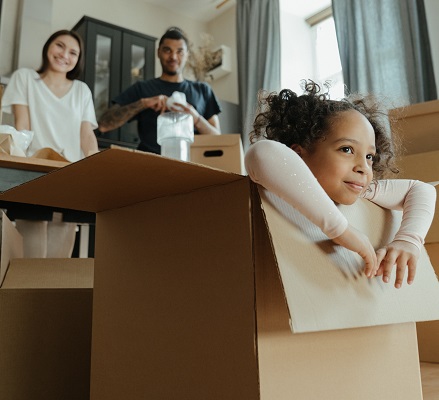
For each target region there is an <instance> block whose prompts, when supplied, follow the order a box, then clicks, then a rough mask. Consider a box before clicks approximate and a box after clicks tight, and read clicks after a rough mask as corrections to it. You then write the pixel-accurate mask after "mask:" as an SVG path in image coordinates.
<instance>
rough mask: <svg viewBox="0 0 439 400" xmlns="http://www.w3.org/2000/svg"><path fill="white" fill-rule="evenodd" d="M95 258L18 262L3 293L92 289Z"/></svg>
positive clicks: (12, 263) (6, 281)
mask: <svg viewBox="0 0 439 400" xmlns="http://www.w3.org/2000/svg"><path fill="white" fill-rule="evenodd" d="M93 265H94V260H93V259H92V258H15V259H13V260H11V263H10V265H9V269H8V273H7V274H6V277H5V280H4V282H3V286H2V288H1V289H2V290H3V289H79V288H81V289H92V288H93Z"/></svg>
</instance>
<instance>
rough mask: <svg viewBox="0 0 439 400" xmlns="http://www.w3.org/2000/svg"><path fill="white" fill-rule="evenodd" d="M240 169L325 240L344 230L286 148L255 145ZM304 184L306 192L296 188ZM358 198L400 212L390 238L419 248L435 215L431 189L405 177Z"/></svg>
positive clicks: (272, 144)
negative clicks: (297, 214)
mask: <svg viewBox="0 0 439 400" xmlns="http://www.w3.org/2000/svg"><path fill="white" fill-rule="evenodd" d="M245 167H246V170H247V172H248V174H249V176H250V178H251V179H252V181H254V182H255V183H258V184H259V185H261V186H263V187H265V188H266V189H267V190H269V191H270V192H272V193H274V194H276V195H277V196H279V197H281V198H282V199H283V200H285V201H286V202H287V203H289V204H290V205H292V206H293V207H294V208H296V209H297V210H298V211H300V212H301V213H302V214H303V215H304V216H305V217H307V218H308V219H309V220H310V221H311V222H313V223H314V224H315V225H317V226H318V227H320V229H321V230H322V231H323V233H325V234H326V235H327V236H328V237H329V238H330V239H333V238H335V237H337V236H340V235H341V234H342V233H343V232H344V231H345V230H346V228H347V226H348V221H347V220H346V218H345V216H344V215H343V214H342V213H341V211H340V210H339V209H338V208H337V207H336V205H335V204H334V202H333V201H332V200H331V199H330V197H329V196H328V195H327V193H326V192H325V191H324V189H323V188H322V186H320V183H319V182H318V181H317V179H316V178H315V176H314V175H313V173H312V172H311V170H310V169H309V168H308V166H307V165H306V164H305V162H304V161H303V160H302V159H301V158H300V157H299V156H298V154H297V153H296V152H295V151H293V150H291V149H290V148H289V147H287V146H285V145H284V144H282V143H279V142H276V141H273V140H261V141H259V142H256V143H254V144H252V145H251V146H250V148H249V150H248V151H247V153H246V155H245ZM304 183H306V185H303V184H304ZM301 185H302V186H301ZM304 186H306V188H307V189H306V191H302V190H298V189H297V188H298V187H304ZM363 197H364V198H366V199H367V200H370V201H372V202H373V203H375V204H378V205H379V206H381V207H384V208H387V209H391V210H402V211H403V218H402V222H401V227H400V228H399V230H398V232H397V234H396V235H395V238H394V240H405V241H407V242H410V243H413V244H414V245H415V246H417V247H418V248H420V247H421V245H422V244H423V243H424V239H425V236H426V235H427V232H428V230H429V228H430V225H431V222H432V220H433V216H434V209H435V204H436V189H435V188H434V187H433V186H432V185H429V184H427V183H424V182H420V181H416V180H408V179H389V180H379V181H373V182H372V183H371V184H370V190H366V191H365V192H364V195H363Z"/></svg>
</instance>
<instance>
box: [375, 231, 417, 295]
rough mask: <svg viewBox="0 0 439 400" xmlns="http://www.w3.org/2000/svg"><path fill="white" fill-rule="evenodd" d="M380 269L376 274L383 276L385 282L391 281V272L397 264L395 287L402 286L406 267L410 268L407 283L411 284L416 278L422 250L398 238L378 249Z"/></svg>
mask: <svg viewBox="0 0 439 400" xmlns="http://www.w3.org/2000/svg"><path fill="white" fill-rule="evenodd" d="M376 254H377V262H378V270H377V272H376V276H381V275H382V276H383V281H384V282H386V283H387V282H389V281H390V274H391V273H392V269H393V267H394V266H395V265H396V278H395V287H396V288H397V289H398V288H400V287H401V286H402V282H403V280H404V274H405V270H406V268H407V269H408V275H407V283H408V284H409V285H411V284H412V283H413V281H414V279H415V274H416V265H417V263H418V259H419V255H420V251H419V249H418V248H417V247H416V246H415V245H414V244H412V243H410V242H406V241H403V240H396V241H394V242H392V243H390V244H388V245H387V246H385V247H382V248H381V249H379V250H377V252H376Z"/></svg>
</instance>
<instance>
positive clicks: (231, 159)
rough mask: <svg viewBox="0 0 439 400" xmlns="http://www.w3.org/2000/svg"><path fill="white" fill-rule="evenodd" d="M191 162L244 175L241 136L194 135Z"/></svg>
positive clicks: (236, 134) (232, 134)
mask: <svg viewBox="0 0 439 400" xmlns="http://www.w3.org/2000/svg"><path fill="white" fill-rule="evenodd" d="M191 162H194V163H197V164H202V165H207V166H209V167H213V168H219V169H222V170H224V171H228V172H235V173H237V174H242V175H245V167H244V150H243V148H242V141H241V135H240V134H238V133H230V134H224V135H195V138H194V143H192V145H191Z"/></svg>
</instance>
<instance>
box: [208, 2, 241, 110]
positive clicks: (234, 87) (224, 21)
mask: <svg viewBox="0 0 439 400" xmlns="http://www.w3.org/2000/svg"><path fill="white" fill-rule="evenodd" d="M235 14H236V7H232V8H230V9H229V10H227V11H226V12H225V13H224V14H222V15H220V16H219V17H217V18H215V19H214V20H212V21H210V23H209V24H208V32H209V33H210V34H211V35H212V36H213V38H214V40H215V45H214V47H217V46H220V45H226V46H228V47H230V49H231V51H230V57H231V62H232V63H231V64H232V72H230V73H229V74H228V75H226V76H224V77H222V78H220V79H218V80H213V81H212V82H211V83H210V84H211V86H212V89H213V90H214V92H215V94H216V95H217V96H218V98H220V99H222V100H226V101H229V102H231V103H234V104H238V103H239V96H238V83H237V82H238V61H237V54H236V21H235V19H236V18H235Z"/></svg>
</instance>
